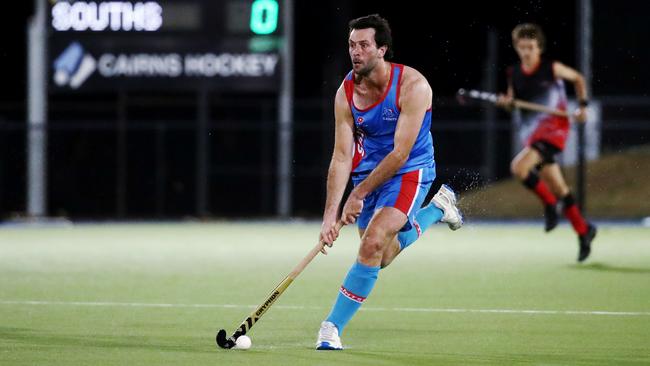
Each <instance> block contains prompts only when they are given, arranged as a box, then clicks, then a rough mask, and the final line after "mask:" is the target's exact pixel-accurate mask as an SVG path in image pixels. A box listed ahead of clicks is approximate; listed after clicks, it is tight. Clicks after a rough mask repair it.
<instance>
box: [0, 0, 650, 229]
mask: <svg viewBox="0 0 650 366" xmlns="http://www.w3.org/2000/svg"><path fill="white" fill-rule="evenodd" d="M30 3H31V2H28V3H25V2H14V3H12V9H11V10H10V11H9V12H10V13H11V14H10V15H9V14H8V15H7V16H5V17H4V20H3V22H2V23H0V31H1V32H2V34H3V37H2V38H3V40H2V46H1V48H0V65H1V66H2V70H3V76H2V84H3V87H2V88H0V124H2V126H3V128H2V129H0V217H7V216H10V215H12V214H15V213H21V212H24V211H25V144H24V139H25V131H24V127H25V118H26V103H25V100H26V80H27V78H26V27H27V19H28V17H29V16H30V14H31V12H32V8H31V7H32V4H30ZM649 8H650V5H648V3H647V2H645V1H640V0H639V1H621V2H611V1H604V0H600V1H598V0H595V1H594V2H593V9H594V11H593V24H594V34H593V38H594V49H593V93H594V95H596V96H597V97H601V96H602V97H605V96H628V95H635V96H637V97H648V89H649V88H648V85H649V84H650V83H649V82H650V71H649V70H648V67H647V64H648V62H649V61H650V49H649V48H648V47H647V45H648V44H650V25H649V23H648V22H647V15H646V14H647V10H648V9H649ZM294 13H295V58H294V66H295V100H296V102H295V106H294V113H295V128H296V131H295V134H294V156H295V157H294V173H295V175H294V181H293V183H294V205H293V211H294V214H295V215H297V216H311V217H313V216H318V215H319V214H320V210H321V207H322V204H323V202H324V176H325V174H326V169H327V164H328V162H329V154H330V152H331V142H332V138H331V137H332V136H331V133H332V128H331V121H332V113H331V109H332V98H333V96H334V93H335V92H336V89H337V88H338V86H339V85H340V82H341V80H342V78H343V76H344V75H345V74H346V72H347V71H348V70H349V66H350V65H349V60H348V55H347V32H348V30H347V22H348V21H349V20H350V19H352V18H355V17H359V16H363V15H367V14H371V13H379V14H380V15H382V16H384V17H385V18H387V19H388V20H389V22H390V23H391V26H392V28H393V43H394V51H395V58H394V61H396V62H399V63H404V64H407V65H409V66H412V67H414V68H416V69H418V70H419V71H420V72H422V73H423V74H424V75H425V76H426V77H427V79H428V80H429V82H430V84H431V86H432V88H433V91H434V104H435V105H436V106H437V108H436V109H435V110H434V129H435V124H436V120H438V121H450V120H451V121H454V120H458V123H459V124H460V123H464V122H465V121H467V120H468V119H472V118H473V119H476V118H480V113H481V111H480V110H473V111H469V110H464V109H459V108H458V107H457V106H456V105H454V104H453V95H454V93H455V92H456V90H457V89H458V88H460V87H478V86H480V84H481V82H482V80H483V79H484V77H485V74H484V68H485V65H484V64H485V58H486V37H487V36H486V34H487V31H488V30H489V29H493V30H495V31H497V32H498V35H499V37H498V39H499V46H498V50H499V52H498V62H497V65H495V66H496V69H497V72H498V76H499V77H498V80H499V89H500V90H504V89H505V78H504V77H503V76H504V70H505V68H506V67H507V66H508V65H509V64H511V63H513V62H514V61H516V55H515V53H514V51H513V49H512V47H511V44H510V43H511V40H510V31H511V29H512V28H513V27H514V26H515V25H516V24H518V23H521V22H536V23H539V24H540V25H542V27H543V28H544V31H545V33H546V36H547V39H548V42H547V50H546V55H547V56H548V57H550V58H553V59H557V60H560V61H562V62H564V63H566V64H568V65H570V66H576V39H577V28H576V3H575V2H573V1H562V2H560V1H500V2H496V3H495V2H492V3H488V2H482V1H481V2H467V1H466V2H444V3H442V2H432V3H427V5H426V7H425V6H424V3H422V2H416V1H412V2H394V1H372V2H359V1H355V2H347V1H340V2H313V1H295V11H294ZM569 94H570V95H572V94H573V91H572V88H569ZM196 99H197V97H196V95H195V94H193V93H181V92H165V91H152V92H150V93H122V94H120V93H104V94H93V95H81V96H70V95H56V96H52V97H51V99H50V108H49V118H50V129H51V130H50V134H49V146H48V154H49V160H48V164H49V180H48V196H49V199H48V206H49V211H50V212H49V214H51V215H67V216H71V217H73V218H114V217H118V218H149V217H158V218H164V217H183V216H188V215H195V214H196V202H195V201H196V200H195V189H194V187H195V185H196V180H195V176H196V173H195V160H196V154H195V149H194V144H195V138H196V136H195V135H196V133H195V131H194V130H193V128H194V122H192V121H194V120H195V119H196V118H197V113H198V112H197V108H196ZM124 100H126V102H125V103H123V104H120V103H121V101H122V102H124ZM208 101H209V105H210V112H209V114H210V119H211V121H212V122H211V131H210V179H209V187H210V188H209V190H210V195H209V203H208V205H207V206H208V212H206V213H204V215H205V216H219V217H223V216H229V217H232V216H235V217H244V216H245V217H250V216H271V215H273V213H274V212H275V187H274V182H275V171H274V169H275V168H274V164H275V137H276V132H277V131H276V126H275V113H276V104H275V103H276V102H275V99H274V96H273V95H271V94H255V95H242V94H229V93H227V92H220V93H211V94H210V95H209V96H208ZM119 105H122V107H121V108H122V109H120V107H118V106H119ZM616 112H617V113H619V114H625V113H626V112H627V111H626V110H623V109H621V110H618V111H616ZM121 113H123V114H126V115H128V120H129V122H128V123H129V126H128V128H129V130H128V143H127V158H126V159H127V161H128V165H127V166H126V168H124V172H126V177H127V178H126V182H125V186H124V187H123V188H122V190H123V192H122V194H123V195H124V197H125V201H123V202H122V203H119V202H117V201H119V200H118V197H119V195H120V191H119V190H120V189H119V188H118V189H116V176H117V174H118V173H119V171H120V167H119V164H117V163H116V157H115V146H116V145H115V144H116V134H115V131H114V129H115V120H116V119H118V118H119V117H120V114H121ZM612 113H613V112H612ZM499 117H500V118H502V119H507V118H508V116H507V115H503V114H499ZM163 119H164V121H165V123H162V122H161V121H162V120H163ZM480 138H481V136H480V131H477V132H463V131H455V132H454V131H447V132H445V131H442V132H440V133H436V131H434V141H435V145H436V160H437V161H438V162H439V176H440V177H441V179H442V180H445V181H451V182H452V183H455V184H456V185H457V186H461V187H463V188H471V187H472V186H473V185H474V184H475V183H477V182H478V183H484V182H485V179H483V178H481V177H480V176H479V177H477V176H478V174H477V173H476V171H475V169H473V167H475V166H477V164H479V163H480V154H481V149H480V148H479V147H477V146H478V144H477V141H480ZM637 138H639V137H638V136H637ZM621 139H623V140H624V139H625V138H623V137H621ZM509 140H510V138H509V132H508V131H500V132H499V134H498V135H497V149H498V153H499V166H498V167H497V176H496V178H503V177H506V176H507V175H508V172H507V170H508V161H509V157H510V146H509ZM623 140H621V141H623ZM643 142H647V139H646V138H645V137H643V138H641V139H640V140H639V141H634V143H643ZM161 157H162V158H161ZM160 182H163V183H160Z"/></svg>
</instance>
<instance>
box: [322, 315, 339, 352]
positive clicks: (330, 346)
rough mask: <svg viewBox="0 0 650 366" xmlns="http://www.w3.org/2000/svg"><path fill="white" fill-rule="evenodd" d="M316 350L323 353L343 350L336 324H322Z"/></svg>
mask: <svg viewBox="0 0 650 366" xmlns="http://www.w3.org/2000/svg"><path fill="white" fill-rule="evenodd" d="M316 349H317V350H321V351H338V350H342V349H343V345H342V344H341V338H339V330H338V328H337V327H336V325H334V323H332V322H328V321H324V322H322V323H320V330H319V331H318V341H316Z"/></svg>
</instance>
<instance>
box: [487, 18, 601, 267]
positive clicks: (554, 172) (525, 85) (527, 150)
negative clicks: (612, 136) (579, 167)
mask: <svg viewBox="0 0 650 366" xmlns="http://www.w3.org/2000/svg"><path fill="white" fill-rule="evenodd" d="M512 43H513V46H514V48H515V50H516V51H517V55H519V59H520V62H519V63H517V64H516V65H514V66H512V67H511V68H510V69H509V70H508V94H507V95H500V96H499V100H498V102H497V104H498V105H500V106H501V107H504V108H506V109H510V108H511V106H512V100H513V98H517V99H522V100H525V101H529V102H534V103H539V104H543V105H546V106H548V107H550V108H553V109H558V110H562V111H565V110H566V108H567V97H566V92H565V89H564V80H566V81H570V82H572V83H573V85H574V87H575V92H576V95H577V97H578V100H579V101H580V108H579V109H578V110H576V112H575V116H574V117H575V120H576V121H577V122H579V123H584V122H585V121H586V118H587V111H586V107H587V104H588V101H587V89H586V86H585V82H584V78H583V76H582V75H581V74H580V73H579V72H577V71H576V70H574V69H572V68H570V67H568V66H566V65H564V64H562V63H560V62H558V61H553V60H548V59H545V58H542V52H543V51H544V43H545V38H544V34H543V33H542V30H541V28H540V27H539V26H538V25H535V24H520V25H518V26H516V27H515V29H514V30H513V31H512ZM568 134H569V119H568V118H566V117H558V116H554V115H551V114H548V113H542V112H534V111H524V110H522V111H521V126H520V137H521V138H522V139H523V141H524V142H525V147H524V148H523V150H521V152H519V154H517V156H515V158H514V159H513V160H512V163H511V165H510V170H511V171H512V174H513V175H514V176H515V177H517V178H519V179H520V180H521V181H522V183H523V184H524V185H525V186H526V187H527V188H529V189H530V190H532V191H533V192H534V193H535V194H536V195H537V196H538V197H539V198H540V199H541V200H542V202H543V203H544V207H545V209H544V217H545V221H546V223H545V229H546V231H551V230H553V228H555V226H556V225H557V221H558V217H557V216H558V214H557V212H558V210H557V207H558V200H560V201H561V202H562V203H563V211H564V215H565V216H566V217H567V218H568V219H569V221H571V224H572V225H573V228H574V229H575V231H576V233H577V234H578V239H579V244H580V251H579V254H578V261H579V262H582V261H584V260H585V259H586V258H587V257H588V256H589V253H590V252H591V241H592V240H593V239H594V237H595V236H596V227H595V226H594V225H593V224H591V223H589V222H587V221H586V220H585V219H584V217H583V216H582V214H581V212H580V210H579V209H578V207H577V206H576V204H575V201H574V198H573V195H572V194H571V191H570V190H569V187H568V186H567V184H566V181H565V180H564V177H563V176H562V171H561V170H560V166H559V165H558V164H557V162H556V161H555V155H556V154H558V153H560V152H561V151H562V150H563V149H564V145H565V142H566V138H567V136H568Z"/></svg>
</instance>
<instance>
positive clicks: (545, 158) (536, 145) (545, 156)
mask: <svg viewBox="0 0 650 366" xmlns="http://www.w3.org/2000/svg"><path fill="white" fill-rule="evenodd" d="M530 147H532V148H533V149H535V150H537V151H538V152H539V154H540V155H542V162H541V163H540V164H539V167H541V166H543V165H545V164H553V163H555V155H557V154H559V153H560V152H561V151H562V150H560V149H559V148H558V147H557V146H555V145H553V144H551V143H550V142H546V141H543V140H537V141H535V142H533V143H532V144H530Z"/></svg>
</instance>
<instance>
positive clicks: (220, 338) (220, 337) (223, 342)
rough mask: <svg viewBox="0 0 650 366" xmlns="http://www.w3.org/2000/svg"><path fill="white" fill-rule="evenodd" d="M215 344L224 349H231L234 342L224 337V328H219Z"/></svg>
mask: <svg viewBox="0 0 650 366" xmlns="http://www.w3.org/2000/svg"><path fill="white" fill-rule="evenodd" d="M216 339H217V345H218V346H219V347H221V348H224V349H231V348H233V347H234V346H235V342H234V341H233V340H231V339H228V338H226V330H225V329H221V330H220V331H219V332H217V337H216Z"/></svg>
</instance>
